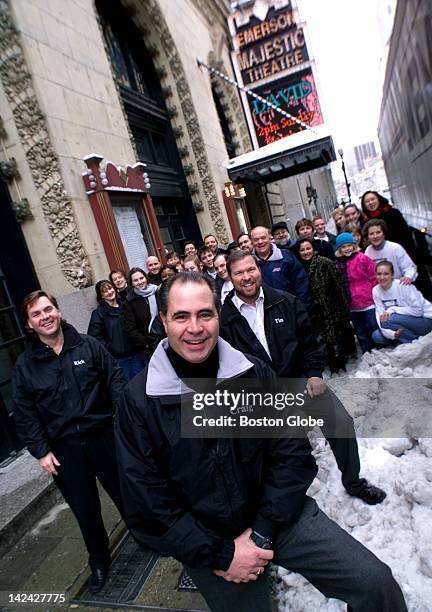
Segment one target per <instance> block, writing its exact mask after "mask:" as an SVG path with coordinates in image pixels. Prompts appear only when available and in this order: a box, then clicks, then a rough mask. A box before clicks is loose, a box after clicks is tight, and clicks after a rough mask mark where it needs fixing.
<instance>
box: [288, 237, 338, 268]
mask: <svg viewBox="0 0 432 612" xmlns="http://www.w3.org/2000/svg"><path fill="white" fill-rule="evenodd" d="M312 244H313V249H314V251H315V253H318V255H321V257H327V259H331V260H332V261H334V260H335V259H336V255H335V252H334V248H333V247H332V245H331V244H330V242H327V241H326V240H320V239H318V238H312ZM299 250H300V244H299V241H298V240H297V242H296V243H295V244H294V245H293V246H292V247H291V248H290V251H291V252H292V253H294V255H295V256H296V257H297V259H298V260H299V262H300V263H301V264H302V263H303V261H302V258H301V257H300V253H299Z"/></svg>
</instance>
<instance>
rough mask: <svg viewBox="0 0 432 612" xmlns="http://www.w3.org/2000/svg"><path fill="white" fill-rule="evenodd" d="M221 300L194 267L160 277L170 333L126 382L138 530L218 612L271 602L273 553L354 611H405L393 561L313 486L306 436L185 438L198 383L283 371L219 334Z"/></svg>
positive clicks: (122, 462)
mask: <svg viewBox="0 0 432 612" xmlns="http://www.w3.org/2000/svg"><path fill="white" fill-rule="evenodd" d="M216 302H217V298H216V295H215V293H214V286H213V284H212V282H211V280H210V279H208V278H207V277H205V276H203V275H200V274H198V273H195V272H188V273H181V274H178V275H176V276H175V277H173V278H171V279H170V280H169V281H168V282H167V283H166V284H165V285H163V287H162V290H161V294H160V307H161V318H162V320H163V323H164V326H165V330H166V332H167V339H166V340H164V341H163V342H162V343H160V344H159V346H158V348H157V349H156V351H155V353H154V354H153V356H152V358H151V360H150V363H149V365H148V366H147V368H146V369H145V370H144V371H143V372H142V373H140V374H139V375H138V376H136V377H135V378H134V379H133V380H132V381H131V382H130V383H129V385H128V386H127V387H126V390H125V394H124V398H123V402H122V405H121V409H120V410H119V415H118V419H117V421H116V434H117V449H118V457H119V466H120V476H121V478H120V480H121V486H122V491H123V498H124V501H125V513H126V521H127V524H128V526H129V528H130V530H131V532H132V534H133V535H134V537H135V538H136V539H137V541H138V542H140V543H141V544H142V545H143V546H146V547H150V548H152V549H154V550H156V551H158V552H159V553H161V554H163V555H171V556H173V557H175V558H176V559H178V560H179V561H181V562H182V563H184V564H185V565H186V566H187V568H188V572H189V573H190V575H191V577H192V579H193V580H194V582H195V584H196V585H197V587H198V588H199V590H200V591H201V593H202V595H203V596H204V598H205V599H206V601H207V603H208V605H209V607H210V609H211V610H212V611H213V612H246V611H247V612H254V611H255V612H269V610H270V604H269V592H268V584H267V572H266V566H267V564H268V562H269V561H270V560H271V559H273V561H275V562H276V563H278V564H279V565H281V566H283V567H286V568H288V569H290V570H292V571H296V572H299V573H301V574H303V576H305V577H306V578H307V579H308V580H310V581H311V582H312V583H313V584H314V585H315V586H316V587H317V588H318V589H319V590H320V591H321V592H322V593H324V594H325V595H326V596H328V597H338V598H340V599H342V600H344V601H346V602H348V603H349V604H350V605H351V606H352V609H353V610H355V611H357V612H360V611H364V612H366V610H367V612H378V611H379V612H383V611H386V612H390V611H391V612H395V611H401V612H402V611H405V610H406V607H405V604H404V601H403V596H402V594H401V592H400V589H399V587H398V585H397V583H396V582H395V581H394V579H393V577H392V575H391V571H390V570H389V568H388V567H387V566H386V565H384V564H383V563H381V562H380V561H379V560H378V559H377V558H376V557H375V556H374V555H373V554H372V553H371V552H370V551H368V550H367V549H366V548H364V547H363V546H362V545H361V544H360V543H359V542H357V541H356V540H354V539H353V538H351V536H349V535H348V534H347V533H346V532H344V531H343V530H342V529H341V528H340V527H339V526H338V525H336V523H334V522H333V521H331V520H330V519H328V518H327V517H326V516H325V514H324V513H323V512H321V510H320V509H319V508H318V506H317V505H316V503H315V502H314V501H313V500H312V499H311V498H309V497H307V496H306V491H307V489H308V487H309V485H310V483H311V482H312V480H313V478H314V476H315V474H316V466H315V463H314V460H313V458H312V456H311V453H310V446H309V443H308V441H307V438H303V439H296V438H291V437H285V438H277V437H275V438H268V439H262V438H260V437H258V438H255V439H250V438H249V439H245V438H235V437H232V436H231V437H229V436H224V437H210V438H204V436H203V437H193V438H192V437H188V436H186V435H183V436H182V429H181V418H182V417H183V418H184V417H185V415H186V417H188V416H190V414H191V413H193V408H191V407H190V406H188V405H187V404H186V403H185V402H186V399H187V398H188V397H190V396H191V395H193V394H194V390H195V391H196V389H197V388H201V389H202V388H206V389H207V391H213V392H215V391H216V390H218V389H219V385H220V381H224V382H226V381H232V380H236V381H237V382H239V381H240V382H242V383H243V381H245V384H246V380H245V379H249V380H250V379H255V381H257V380H258V383H259V384H263V385H264V381H265V380H268V379H272V378H274V373H273V372H272V370H271V369H270V368H269V367H268V366H267V365H266V364H265V363H263V362H261V361H260V360H255V359H253V358H250V357H249V356H247V355H244V354H243V353H241V352H239V351H238V350H236V349H234V348H233V347H232V346H230V345H229V344H228V343H227V342H225V341H224V340H222V339H221V338H219V337H218V335H219V324H218V311H217V306H216ZM191 379H194V380H193V381H191ZM201 379H204V380H201ZM188 385H190V386H188ZM201 395H202V394H201ZM209 395H212V393H211V392H209ZM226 411H227V412H228V407H226Z"/></svg>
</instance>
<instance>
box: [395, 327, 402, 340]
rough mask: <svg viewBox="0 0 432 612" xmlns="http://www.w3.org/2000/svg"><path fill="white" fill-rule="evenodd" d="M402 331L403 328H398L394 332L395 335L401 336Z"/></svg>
mask: <svg viewBox="0 0 432 612" xmlns="http://www.w3.org/2000/svg"><path fill="white" fill-rule="evenodd" d="M401 333H402V329H401V328H399V329H397V330H396V331H395V333H394V337H395V338H400V335H401Z"/></svg>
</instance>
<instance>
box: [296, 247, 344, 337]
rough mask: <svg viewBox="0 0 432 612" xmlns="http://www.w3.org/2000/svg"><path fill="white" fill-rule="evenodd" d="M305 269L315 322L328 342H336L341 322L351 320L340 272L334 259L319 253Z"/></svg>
mask: <svg viewBox="0 0 432 612" xmlns="http://www.w3.org/2000/svg"><path fill="white" fill-rule="evenodd" d="M305 269H306V272H307V274H308V277H309V283H310V288H311V294H312V299H313V303H314V305H313V307H312V311H311V315H312V316H313V321H314V324H315V325H316V327H317V330H318V331H319V333H320V334H321V335H322V336H323V338H324V340H325V341H326V342H327V343H328V344H335V343H336V339H337V336H338V327H339V325H340V323H341V322H343V321H349V320H350V312H349V308H348V304H347V302H346V299H345V296H344V293H343V290H342V285H341V281H340V277H339V274H338V273H337V271H336V267H335V264H334V263H333V262H332V261H330V260H329V259H326V258H325V257H320V256H319V255H317V254H314V256H313V258H312V260H311V261H310V263H309V264H308V265H305Z"/></svg>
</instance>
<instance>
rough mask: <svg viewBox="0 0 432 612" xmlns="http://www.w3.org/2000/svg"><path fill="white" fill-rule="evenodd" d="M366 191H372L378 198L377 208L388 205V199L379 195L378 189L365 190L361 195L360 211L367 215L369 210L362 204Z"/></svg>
mask: <svg viewBox="0 0 432 612" xmlns="http://www.w3.org/2000/svg"><path fill="white" fill-rule="evenodd" d="M368 193H373V194H374V195H376V197H377V198H378V202H379V208H380V209H381V208H383V206H386V205H387V206H388V204H389V201H388V200H387V198H385V197H384V196H382V195H380V194H379V193H378V191H372V190H369V191H365V192H364V194H363V195H362V197H361V200H360V202H361V207H362V211H363V212H364V214H365V215H367V214H368V213H369V212H370V211H369V210H368V209H367V208H366V206H365V205H364V199H365V197H366V196H367V194H368Z"/></svg>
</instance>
